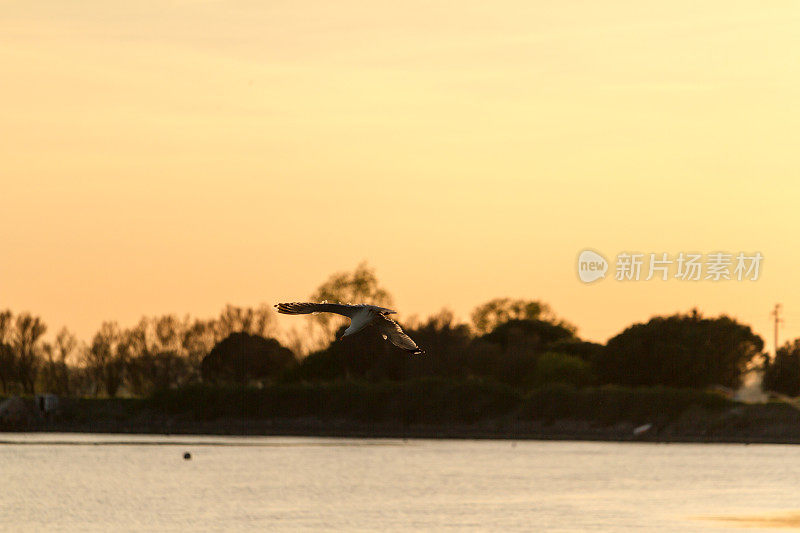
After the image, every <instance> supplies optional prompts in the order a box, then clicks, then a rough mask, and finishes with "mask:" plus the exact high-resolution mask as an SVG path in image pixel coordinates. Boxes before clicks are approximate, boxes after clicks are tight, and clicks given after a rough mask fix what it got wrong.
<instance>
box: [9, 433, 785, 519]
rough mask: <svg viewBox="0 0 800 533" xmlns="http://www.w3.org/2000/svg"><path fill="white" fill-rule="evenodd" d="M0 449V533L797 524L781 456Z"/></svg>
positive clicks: (507, 444) (448, 448) (659, 451)
mask: <svg viewBox="0 0 800 533" xmlns="http://www.w3.org/2000/svg"><path fill="white" fill-rule="evenodd" d="M0 441H2V444H0V472H1V473H2V484H1V485H0V529H2V530H4V531H44V530H47V531H152V530H159V531H186V530H194V531H205V530H208V531H223V530H224V531H233V530H254V531H256V530H258V531H266V530H269V531H279V530H282V531H302V530H337V531H375V530H389V531H422V530H427V531H430V530H458V531H463V530H481V531H483V530H497V531H499V530H502V531H634V530H638V531H642V530H649V531H698V530H702V531H724V530H735V531H742V529H741V527H742V526H750V525H754V526H756V527H753V528H752V529H749V530H750V531H774V530H770V529H768V527H767V526H768V525H771V524H770V523H769V522H765V521H762V522H746V521H741V520H738V519H739V518H740V517H743V516H745V517H750V516H761V517H766V518H767V519H773V518H775V519H776V521H775V522H773V523H772V525H784V526H785V525H786V524H787V523H789V524H791V523H792V522H791V521H789V522H787V521H785V520H784V518H786V517H787V516H789V515H787V514H786V513H790V512H793V511H795V510H796V509H800V494H798V491H797V486H798V481H800V447H794V446H775V445H750V446H745V445H721V444H643V443H642V444H633V443H590V442H536V441H522V442H512V441H463V440H440V441H434V440H409V441H407V442H404V441H402V440H367V439H315V438H286V437H243V438H230V437H194V436H182V437H163V436H110V435H57V434H0ZM187 451H188V452H190V453H191V455H192V459H191V460H184V459H183V454H184V452H187ZM718 518H726V519H728V518H729V519H731V520H729V521H728V520H718Z"/></svg>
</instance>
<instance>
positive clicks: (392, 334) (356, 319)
mask: <svg viewBox="0 0 800 533" xmlns="http://www.w3.org/2000/svg"><path fill="white" fill-rule="evenodd" d="M275 307H276V308H277V309H278V312H279V313H283V314H285V315H307V314H309V313H336V314H337V315H342V316H346V317H347V318H349V319H350V326H349V327H348V328H347V329H346V330H344V334H343V335H342V336H341V338H342V339H343V338H345V337H347V336H348V335H352V334H353V333H357V332H359V331H361V330H362V329H364V328H365V327H367V326H369V325H370V324H373V325H375V326H376V327H377V328H378V330H379V331H380V332H381V336H382V337H383V339H384V340H388V341H389V342H391V343H392V344H394V345H395V346H397V347H399V348H402V349H403V350H405V351H407V352H409V353H411V354H413V355H418V354H424V353H425V351H424V350H421V349H420V348H419V346H417V343H416V342H414V341H413V340H412V339H411V337H409V336H408V335H406V334H405V332H404V331H403V329H402V328H401V327H400V325H399V324H398V323H397V322H395V321H394V320H392V319H391V318H389V317H388V316H387V315H390V314H393V313H395V314H396V313H397V311H392V310H391V309H386V308H385V307H378V306H377V305H368V304H358V305H352V304H338V303H337V304H333V303H327V302H323V303H319V304H317V303H300V302H292V303H285V304H276V305H275Z"/></svg>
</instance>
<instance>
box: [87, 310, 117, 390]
mask: <svg viewBox="0 0 800 533" xmlns="http://www.w3.org/2000/svg"><path fill="white" fill-rule="evenodd" d="M120 339H121V332H120V329H119V326H118V325H117V323H116V322H103V324H102V325H101V326H100V329H99V330H98V332H97V333H96V334H95V336H94V338H93V339H92V344H91V345H90V347H89V349H88V350H87V351H86V353H85V359H86V361H85V363H86V368H87V370H88V372H89V375H90V376H91V377H92V380H93V381H94V384H95V395H97V394H98V393H99V389H100V387H101V386H102V387H103V388H104V389H105V391H106V394H107V395H108V396H110V397H112V398H113V397H114V396H116V395H117V391H118V390H119V387H120V385H122V381H123V378H124V371H125V353H126V349H127V347H126V346H124V345H123V346H120Z"/></svg>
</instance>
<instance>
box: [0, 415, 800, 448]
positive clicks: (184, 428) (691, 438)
mask: <svg viewBox="0 0 800 533" xmlns="http://www.w3.org/2000/svg"><path fill="white" fill-rule="evenodd" d="M705 415H708V413H705ZM698 416H703V415H698V414H697V413H695V415H693V416H692V417H693V418H695V417H698ZM708 421H709V422H710V421H711V420H708ZM700 425H701V426H702V425H704V424H703V423H700ZM692 426H695V427H693V428H689V427H687V426H684V425H683V424H673V425H669V426H667V427H664V428H656V427H653V428H652V429H650V430H649V431H645V432H643V433H641V434H638V435H637V434H634V429H635V428H636V427H637V426H635V425H634V424H631V423H618V424H614V425H612V426H604V425H598V424H596V423H593V422H589V421H582V420H558V421H554V422H552V423H529V424H520V423H516V424H511V425H503V426H501V427H498V424H496V423H495V424H493V423H491V422H489V423H486V422H484V423H479V424H447V425H430V424H414V425H407V426H403V425H400V424H390V423H381V424H366V423H359V422H353V421H345V420H332V421H320V420H217V421H206V422H202V421H188V420H184V421H177V420H170V419H161V420H151V421H150V422H142V421H138V422H131V423H125V422H110V421H101V422H99V423H92V424H72V423H59V422H47V421H42V422H41V423H38V424H32V425H30V426H28V427H27V428H24V429H23V428H19V430H20V431H23V432H28V433H77V434H115V435H170V436H175V435H187V436H188V435H203V436H284V437H326V438H363V439H466V440H484V439H492V440H543V441H561V440H564V441H566V440H569V441H599V442H650V443H698V444H699V443H730V444H800V423H799V424H797V425H795V424H779V425H778V424H770V425H766V426H758V427H750V428H749V429H745V428H743V427H739V429H738V430H733V428H722V427H718V428H717V429H716V430H700V431H698V430H696V429H697V428H696V425H695V424H692ZM2 434H3V433H0V440H2Z"/></svg>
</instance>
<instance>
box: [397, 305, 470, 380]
mask: <svg viewBox="0 0 800 533" xmlns="http://www.w3.org/2000/svg"><path fill="white" fill-rule="evenodd" d="M406 332H407V333H408V334H409V335H410V336H411V337H412V338H413V339H414V340H415V341H416V342H417V344H419V345H420V346H424V347H425V351H426V354H425V355H424V356H421V357H420V356H418V357H412V358H410V363H411V368H412V370H411V372H412V373H413V375H414V376H430V375H437V376H447V377H455V376H464V375H465V374H467V370H466V368H465V360H466V358H465V356H466V352H467V350H468V347H469V344H470V342H471V341H472V334H471V332H470V328H469V326H468V325H467V324H458V323H456V321H455V316H454V315H453V312H452V311H450V310H448V309H442V310H441V311H439V312H438V313H437V314H435V315H431V316H430V317H428V319H427V320H426V321H425V322H423V323H422V324H419V325H414V326H410V327H409V328H408V329H407V330H406Z"/></svg>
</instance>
